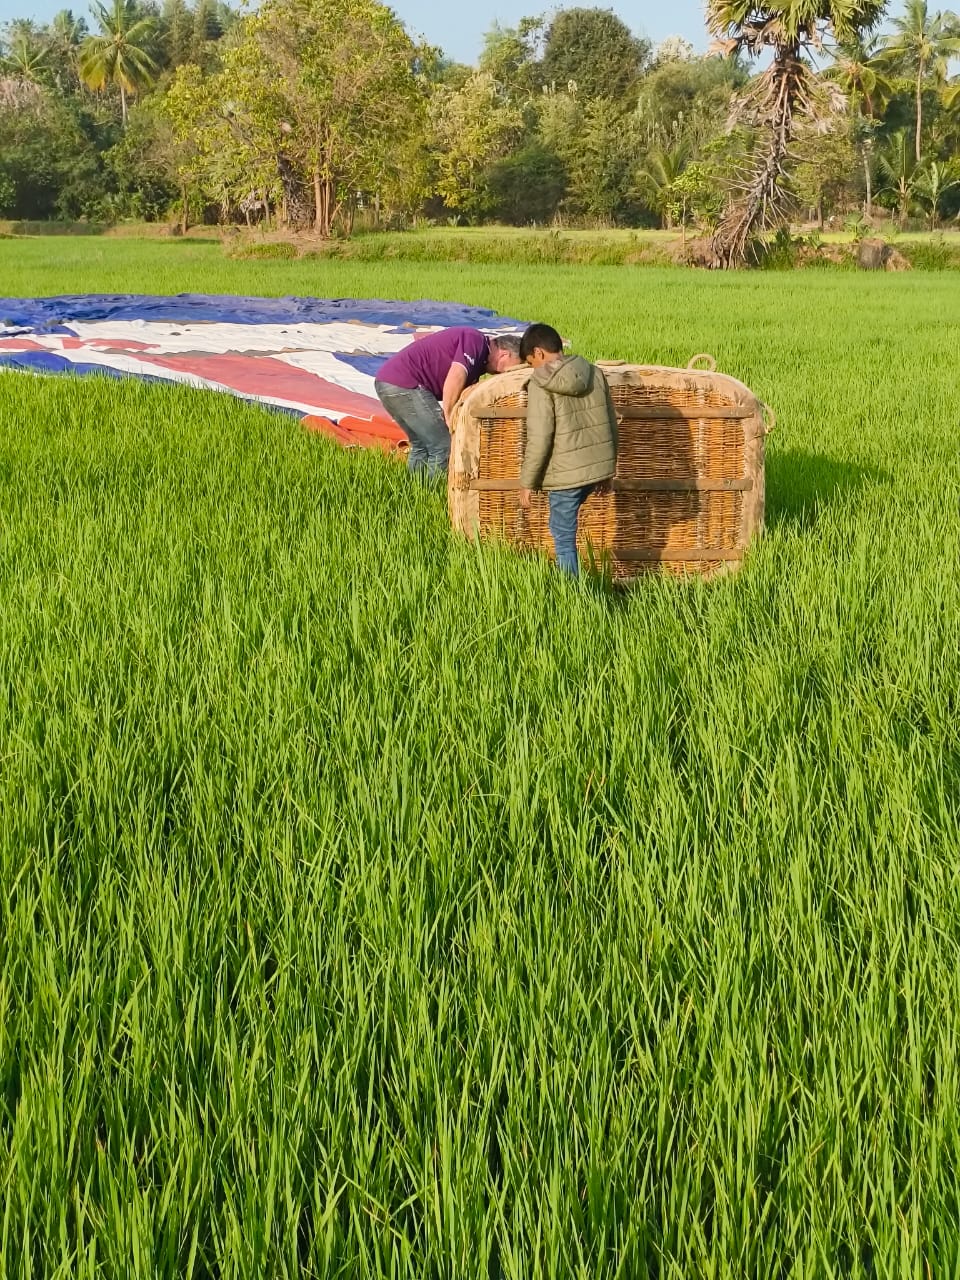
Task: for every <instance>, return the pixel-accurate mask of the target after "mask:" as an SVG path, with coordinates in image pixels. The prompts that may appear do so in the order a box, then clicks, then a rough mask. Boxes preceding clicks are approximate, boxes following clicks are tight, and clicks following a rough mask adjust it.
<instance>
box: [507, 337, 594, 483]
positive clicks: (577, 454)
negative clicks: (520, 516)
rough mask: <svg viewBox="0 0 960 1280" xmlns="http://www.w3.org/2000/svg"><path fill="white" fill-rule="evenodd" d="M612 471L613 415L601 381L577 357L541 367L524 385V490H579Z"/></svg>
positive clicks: (586, 361) (586, 362)
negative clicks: (525, 399) (525, 425)
mask: <svg viewBox="0 0 960 1280" xmlns="http://www.w3.org/2000/svg"><path fill="white" fill-rule="evenodd" d="M616 469H617V415H616V413H615V411H614V408H613V402H612V400H611V399H610V388H609V387H608V386H607V380H606V378H605V377H604V376H603V373H602V372H601V370H600V369H598V368H597V367H596V365H592V364H590V362H589V361H588V360H584V358H583V357H582V356H565V357H562V358H561V359H560V360H559V361H556V360H555V361H552V362H551V363H550V364H545V365H541V366H540V368H539V369H536V370H535V371H534V374H533V377H532V378H531V379H530V383H529V385H528V387H527V447H526V451H525V453H524V458H523V466H522V467H521V469H520V484H521V485H522V486H523V488H524V489H547V490H549V489H579V488H580V487H581V485H587V484H597V483H599V482H600V481H601V480H609V479H610V477H611V476H612V475H613V473H614V472H615V471H616Z"/></svg>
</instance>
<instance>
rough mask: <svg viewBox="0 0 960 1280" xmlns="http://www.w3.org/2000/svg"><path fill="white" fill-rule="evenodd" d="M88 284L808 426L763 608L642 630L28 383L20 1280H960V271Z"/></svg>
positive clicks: (235, 411) (12, 1217)
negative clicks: (448, 310)
mask: <svg viewBox="0 0 960 1280" xmlns="http://www.w3.org/2000/svg"><path fill="white" fill-rule="evenodd" d="M43 247H44V248H45V249H47V246H46V245H45V246H43ZM30 248H31V251H32V246H30ZM56 252H57V254H58V265H55V266H51V265H50V264H48V263H46V262H45V261H44V259H43V255H39V256H37V257H36V258H34V259H32V260H31V259H30V258H29V255H28V256H27V257H25V256H24V254H23V247H22V246H21V245H19V244H18V245H16V246H5V245H0V262H2V263H3V266H4V271H5V276H4V278H5V282H6V284H5V287H6V289H7V291H9V292H10V293H19V292H27V293H32V292H54V291H57V292H60V291H68V290H76V291H81V290H85V289H97V290H108V289H120V288H126V289H137V290H143V291H151V290H157V291H175V290H177V289H184V288H194V289H207V290H211V291H216V290H228V289H233V290H236V291H238V292H246V291H249V292H257V291H263V292H272V293H285V292H299V293H316V294H321V295H333V294H346V295H350V294H353V295H368V294H376V293H380V294H383V295H387V296H438V297H444V296H445V297H458V298H462V299H463V300H465V301H472V302H485V303H487V304H488V305H491V306H496V307H498V308H500V309H502V310H504V311H507V312H512V313H515V314H518V315H521V316H525V317H530V318H541V317H542V318H545V319H548V320H551V321H553V322H554V323H557V324H559V325H560V327H561V328H562V329H563V330H564V332H565V333H568V334H569V335H570V336H571V337H572V338H573V339H574V340H575V341H576V342H577V343H578V345H579V346H580V347H581V349H584V350H587V351H589V352H590V353H591V354H610V355H620V356H629V357H631V358H634V359H637V358H642V359H663V360H670V361H677V360H680V359H683V360H685V359H686V356H687V355H688V354H690V353H691V352H692V351H694V350H701V349H713V350H714V351H715V352H716V354H717V355H718V357H719V358H720V360H721V364H722V367H724V368H727V369H729V370H730V371H731V372H734V373H736V374H738V375H739V376H741V377H743V378H744V379H745V380H746V381H748V382H749V383H750V384H751V385H753V386H754V387H755V388H756V389H757V391H758V392H759V393H760V394H762V395H763V396H764V398H765V399H768V400H770V401H771V403H773V404H774V406H775V407H776V409H777V410H778V413H779V416H780V425H779V427H778V430H777V433H776V435H775V436H774V437H773V438H772V440H771V452H770V459H769V468H768V484H769V491H770V492H769V508H770V512H769V514H770V528H769V531H768V534H767V536H766V537H765V538H764V540H763V541H762V542H761V543H760V545H758V546H757V548H756V549H755V551H754V552H753V553H752V554H751V556H750V558H749V560H748V562H747V564H746V566H745V567H744V569H743V571H742V572H741V573H740V574H739V575H738V576H737V577H736V578H733V579H731V580H729V581H725V582H720V583H715V584H713V585H711V586H703V585H700V584H692V585H683V584H677V583H663V582H658V581H651V582H649V583H645V584H642V585H641V586H640V587H639V588H638V589H637V590H635V591H633V592H632V593H631V594H630V595H629V596H628V597H626V598H625V599H622V598H619V597H610V596H609V595H607V594H606V593H605V591H604V590H603V589H601V588H599V587H596V586H592V585H590V584H589V583H585V584H583V585H582V587H581V588H574V587H572V586H571V584H569V583H567V582H566V581H562V580H561V579H560V578H559V576H558V575H557V574H556V573H554V572H552V571H551V570H550V569H549V567H548V566H547V565H546V564H544V563H541V562H539V561H537V560H535V559H523V558H519V557H515V556H512V555H510V554H508V553H506V552H504V551H501V550H497V549H485V550H481V551H477V550H474V549H473V548H471V547H469V546H466V545H464V544H463V543H461V542H460V541H459V540H457V539H456V538H454V537H453V536H452V535H451V534H450V532H449V530H448V527H447V523H446V517H445V511H444V507H443V503H442V500H440V499H439V498H437V497H436V496H434V495H431V494H428V493H425V492H423V491H421V490H419V489H417V488H415V487H412V486H411V485H410V484H409V482H408V479H407V477H406V475H405V473H404V472H403V470H402V469H401V468H398V467H397V466H396V465H394V464H393V463H391V462H390V461H389V460H386V459H384V458H381V457H380V456H373V455H366V454H358V453H345V452H341V451H339V450H338V449H337V448H336V447H335V446H332V445H330V444H328V443H327V442H325V441H323V440H318V439H315V438H312V437H308V436H306V435H304V434H303V433H302V432H301V431H300V429H299V428H298V427H297V426H296V425H295V424H294V423H292V422H291V421H290V420H289V419H286V418H282V417H278V416H274V415H271V414H268V413H265V412H261V411H258V410H256V409H254V408H250V407H245V406H242V405H240V404H238V403H236V402H234V401H232V400H228V399H225V398H217V397H215V396H205V395H202V394H199V393H193V392H188V391H186V390H180V389H165V388H157V387H146V386H140V385H137V384H132V383H128V384H114V383H108V382H101V381H99V380H90V381H84V382H82V383H77V382H67V381H56V380H39V379H37V380H34V379H30V378H27V377H24V376H22V375H14V374H6V375H0V407H2V413H0V600H2V607H0V760H2V767H0V887H2V892H0V1131H2V1137H3V1141H2V1144H0V1189H2V1190H0V1270H2V1271H3V1272H4V1273H5V1274H9V1275H24V1276H26V1275H34V1276H39V1275H45V1276H46V1275H49V1276H68V1275H69V1276H74V1275H77V1276H91V1277H92V1276H110V1277H114V1276H116V1277H121V1276H132V1275H136V1276H152V1275H163V1276H180V1275H189V1276H250V1277H255V1276H256V1277H259V1276H267V1275H269V1276H295V1275H304V1274H306V1275H315V1276H334V1275H342V1276H363V1275H367V1276H398V1277H399V1276H411V1277H412V1276H417V1277H420V1276H438V1277H440V1276H444V1277H446V1276H457V1277H459V1276H469V1277H472V1276H481V1275H482V1276H502V1277H517V1278H518V1280H519V1278H520V1277H523V1278H524V1280H525V1278H526V1277H539V1276H543V1277H548V1276H549V1277H554V1276H555V1277H568V1276H576V1277H600V1276H604V1277H605V1276H621V1277H640V1276H657V1277H676V1278H677V1280H680V1278H681V1277H683V1278H684V1280H686V1278H687V1277H692V1276H698V1277H699V1276H717V1277H721V1276H723V1277H726V1276H729V1277H742V1276H763V1277H767V1276H795V1277H809V1276H836V1277H841V1276H842V1277H847V1276H863V1277H867V1276H871V1277H872V1276H885V1277H887V1276H888V1277H900V1276H907V1275H909V1276H917V1277H921V1276H927V1275H934V1276H938V1277H939V1276H951V1275H958V1274H960V1229H958V1226H957V1224H958V1222H960V1185H958V1172H957V1171H958V1168H960V1131H958V1102H957V1099H958V1096H960V1079H958V1075H960V954H958V950H960V948H958V943H960V906H958V903H960V848H958V845H960V840H958V824H960V789H958V788H960V733H958V727H957V726H958V714H960V585H958V575H957V572H956V566H957V564H958V560H960V533H958V523H960V521H958V511H960V461H958V453H957V446H956V422H957V417H958V410H960V390H958V387H957V383H956V379H955V377H954V371H953V369H952V368H951V364H950V360H949V359H948V358H947V353H949V352H950V351H953V350H955V349H956V339H957V326H956V324H955V323H953V324H951V323H950V322H949V321H947V320H945V319H944V317H949V316H951V315H953V316H956V315H957V314H958V309H957V306H956V303H957V297H956V290H955V287H951V286H950V284H949V278H947V280H946V283H944V279H945V278H944V277H938V276H933V275H931V276H929V277H919V276H914V277H907V278H902V277H901V278H897V279H881V280H873V279H865V280H860V279H859V278H853V279H851V278H849V277H840V276H837V277H832V278H826V277H823V276H820V275H818V274H810V275H803V276H798V277H792V278H791V280H790V284H789V286H788V287H786V288H785V287H784V284H783V282H782V278H781V279H777V278H774V277H770V276H754V277H735V278H734V277H722V278H721V277H713V276H694V275H690V274H688V273H681V272H676V273H670V272H653V271H652V272H645V273H643V274H642V276H640V277H637V276H633V275H629V276H625V275H624V273H623V272H615V271H606V270H602V269H592V270H567V271H559V270H558V271H553V270H546V269H540V270H535V269H530V270H527V271H523V272H521V271H510V272H509V273H497V272H495V271H487V270H484V269H479V268H464V269H462V270H459V271H457V270H451V269H450V268H449V267H446V268H430V267H418V268H416V270H415V271H414V270H413V269H406V268H401V267H395V268H393V270H392V273H391V271H390V270H388V269H386V268H385V267H384V266H383V265H382V264H351V265H350V266H347V264H328V265H322V264H286V263H283V264H264V263H260V264H239V263H229V262H225V261H224V260H222V259H221V258H220V256H219V254H218V251H216V250H213V252H212V253H211V252H210V251H209V250H207V249H205V248H203V247H202V246H192V245H177V246H175V245H166V244H161V245H151V246H139V247H137V246H131V245H128V244H125V243H121V242H117V243H113V242H111V243H109V244H104V246H103V248H102V250H101V248H100V246H99V245H97V246H91V245H90V243H89V242H87V243H85V244H84V245H83V246H82V247H76V246H74V245H68V246H66V247H58V248H57V251H56ZM101 252H102V256H101V257H96V256H93V257H91V254H92V255H97V254H99V253H101ZM54 280H56V284H54V283H53V282H54ZM31 282H32V287H31Z"/></svg>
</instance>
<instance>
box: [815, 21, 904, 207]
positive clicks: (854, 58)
mask: <svg viewBox="0 0 960 1280" xmlns="http://www.w3.org/2000/svg"><path fill="white" fill-rule="evenodd" d="M879 53H880V42H879V40H878V39H877V38H876V37H875V36H870V35H867V36H863V35H857V36H854V37H853V38H852V39H850V40H844V41H843V42H841V43H840V44H838V45H836V46H835V47H834V48H833V49H832V50H831V54H832V56H833V63H832V65H831V66H829V67H828V68H827V70H826V71H825V72H824V75H825V76H826V77H827V78H828V79H830V80H833V81H834V83H835V84H837V85H839V86H840V88H841V89H842V90H843V92H844V94H845V95H846V97H847V101H848V102H849V103H850V110H851V112H852V114H853V117H854V121H853V124H854V135H855V137H856V141H857V147H858V149H859V151H860V160H861V163H862V164H863V181H864V208H863V211H864V214H865V215H866V217H868V218H869V217H870V216H871V215H872V213H873V164H872V159H871V152H872V150H873V131H874V128H875V119H876V112H877V108H878V107H879V106H880V103H881V102H883V101H885V100H886V99H887V98H889V97H890V96H891V94H892V93H893V84H892V82H891V80H890V77H889V76H888V75H887V74H886V71H887V68H886V65H885V64H884V63H883V61H882V60H881V59H880V57H879Z"/></svg>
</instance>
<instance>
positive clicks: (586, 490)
mask: <svg viewBox="0 0 960 1280" xmlns="http://www.w3.org/2000/svg"><path fill="white" fill-rule="evenodd" d="M596 487H597V486H596V485H595V484H585V485H583V487H582V488H580V489H553V490H551V492H550V493H548V495H547V497H548V498H549V499H550V533H551V535H552V537H553V546H554V550H555V551H556V553H557V565H558V566H559V567H560V568H561V569H563V570H564V571H565V572H567V573H569V574H572V575H573V577H576V576H577V574H578V573H579V572H580V561H579V560H578V559H577V525H578V524H579V521H580V508H581V507H582V506H583V504H584V503H585V502H586V500H587V499H588V498H589V497H590V495H591V493H593V491H594V489H595V488H596Z"/></svg>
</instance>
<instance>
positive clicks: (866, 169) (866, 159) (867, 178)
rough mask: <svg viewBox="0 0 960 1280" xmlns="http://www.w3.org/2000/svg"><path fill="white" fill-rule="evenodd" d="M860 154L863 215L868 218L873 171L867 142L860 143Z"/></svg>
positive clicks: (871, 211) (871, 201)
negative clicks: (861, 160)
mask: <svg viewBox="0 0 960 1280" xmlns="http://www.w3.org/2000/svg"><path fill="white" fill-rule="evenodd" d="M860 154H861V157H862V159H863V185H864V192H865V198H864V202H863V216H864V217H865V218H868V219H869V218H872V217H873V173H872V171H871V168H870V145H869V143H867V142H862V143H861V144H860Z"/></svg>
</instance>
